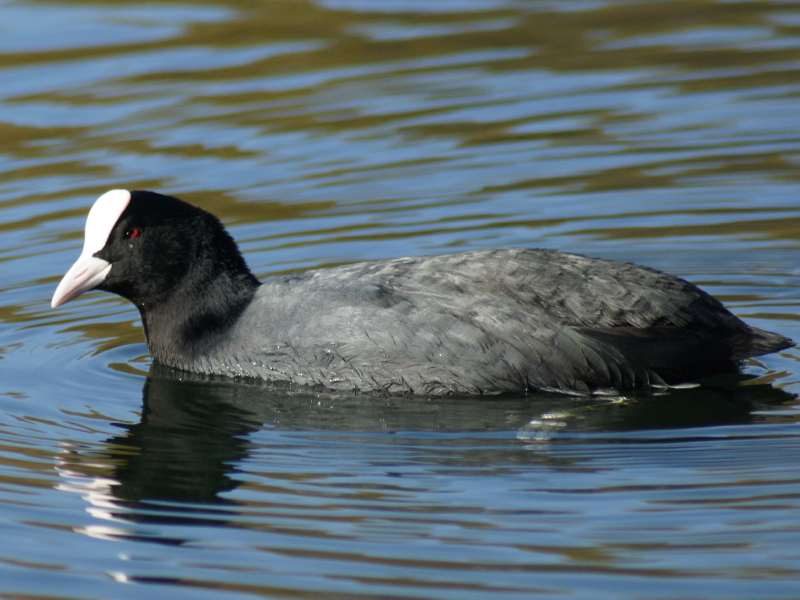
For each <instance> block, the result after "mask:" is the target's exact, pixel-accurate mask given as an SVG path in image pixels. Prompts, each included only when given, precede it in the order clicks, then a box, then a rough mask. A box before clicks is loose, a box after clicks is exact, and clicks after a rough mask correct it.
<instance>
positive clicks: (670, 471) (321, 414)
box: [0, 0, 800, 600]
mask: <svg viewBox="0 0 800 600" xmlns="http://www.w3.org/2000/svg"><path fill="white" fill-rule="evenodd" d="M798 34H800V2H791V1H790V2H785V1H780V2H779V1H777V0H776V1H774V2H769V1H765V2H759V3H744V2H722V1H712V2H700V1H695V0H684V1H681V2H660V3H659V2H633V3H631V2H623V1H621V0H620V1H611V0H609V1H603V0H599V1H597V2H582V1H572V0H559V2H549V1H536V0H528V1H521V0H520V1H512V0H507V1H506V0H439V1H437V2H420V1H413V0H393V1H391V2H388V1H381V2H365V1H363V0H327V1H323V0H318V1H302V0H265V1H261V2H254V3H245V2H234V1H230V2H224V1H220V2H208V3H194V4H193V3H187V2H181V3H175V2H170V1H166V2H159V3H154V4H144V5H142V4H133V3H125V2H115V3H105V4H102V3H101V4H91V3H80V2H48V3H42V2H37V1H34V0H21V1H18V2H9V1H7V0H0V263H1V265H2V268H0V535H2V539H3V541H4V543H3V544H2V548H0V596H2V597H4V598H5V597H8V598H26V599H27V598H48V599H56V598H58V599H62V598H64V599H76V600H78V599H80V600H84V599H86V600H89V599H94V598H120V599H125V598H141V597H144V596H146V597H148V598H149V597H154V598H161V597H164V598H167V597H168V598H192V599H195V598H219V599H221V598H226V599H227V598H232V597H233V598H236V597H253V598H334V599H335V598H348V599H349V598H364V599H371V598H437V599H438V598H442V599H444V598H457V599H461V598H481V599H482V598H509V599H511V598H531V597H536V596H540V597H569V598H587V599H588V598H590V599H596V598H615V599H617V598H631V599H634V598H635V599H641V598H664V599H667V598H669V599H673V598H687V599H688V598H692V599H694V598H724V599H730V598H753V599H759V600H761V599H768V598H776V599H777V598H780V599H786V598H793V597H800V476H799V475H798V473H800V468H799V467H800V437H798V420H800V401H798V399H797V397H796V394H798V393H800V365H798V358H800V355H799V354H798V352H797V350H796V349H790V350H787V351H784V352H781V353H779V354H774V355H770V356H765V357H760V358H758V359H755V360H751V361H749V362H748V363H747V364H746V365H744V366H743V370H742V374H741V375H739V376H725V377H718V378H715V379H712V380H709V381H705V382H703V385H702V386H701V387H699V388H695V389H687V390H675V391H671V392H669V393H667V394H663V395H656V396H642V395H626V396H619V397H610V398H601V399H580V398H566V397H560V396H558V395H531V396H526V397H519V398H500V399H457V398H448V399H437V400H426V399H420V398H391V399H388V398H376V397H353V396H347V395H334V394H324V393H312V392H308V391H303V390H288V389H282V388H271V387H269V386H263V385H256V384H253V383H243V382H237V383H234V382H227V383H222V382H208V381H202V380H197V379H196V378H192V377H190V376H185V375H176V374H174V373H171V372H165V371H163V370H162V369H160V368H159V367H157V366H153V365H152V364H151V361H150V359H149V356H148V354H147V347H146V345H145V343H144V336H143V333H142V330H141V323H140V321H139V319H138V313H137V312H136V311H135V309H134V308H133V307H132V306H130V305H129V304H128V303H127V302H125V301H123V300H121V299H119V298H117V297H113V296H110V295H107V294H102V293H99V292H94V293H89V294H86V295H85V296H83V297H82V298H81V299H79V300H77V301H74V302H71V303H70V304H67V305H66V306H64V307H61V308H59V309H57V310H52V309H50V306H49V301H50V297H51V296H52V293H53V291H54V289H55V286H56V284H57V282H58V281H59V279H60V277H61V275H62V274H63V273H64V272H65V271H66V270H67V269H68V268H69V266H70V265H71V264H72V262H73V261H74V260H75V258H76V257H77V255H78V253H79V251H80V247H81V245H82V229H83V224H84V220H85V217H86V213H87V211H88V208H89V207H90V206H91V204H92V202H93V201H94V199H95V198H96V197H97V196H98V195H99V194H101V193H103V192H104V191H106V190H108V189H112V188H129V189H156V190H158V191H161V192H165V193H170V194H174V195H177V196H180V197H181V198H184V199H186V200H188V201H191V202H194V203H196V204H198V205H200V206H202V207H204V208H206V209H207V210H210V211H212V212H214V213H215V214H217V215H219V216H220V217H221V218H222V219H223V221H224V222H225V223H226V225H228V227H229V229H230V231H231V233H232V234H233V235H234V237H235V238H236V239H237V240H239V242H240V244H241V247H242V249H243V250H244V251H245V254H246V258H247V261H248V263H249V264H250V265H251V267H252V268H253V270H254V271H255V272H256V273H257V274H258V275H259V276H260V277H268V276H269V275H271V274H275V273H280V272H285V271H290V270H294V269H305V268H311V267H317V266H324V265H331V264H341V263H347V262H352V261H358V260H366V259H374V258H388V257H398V256H404V255H415V254H435V253H443V252H449V251H457V250H468V249H478V248H490V247H499V246H526V247H528V246H538V247H546V248H558V249H563V250H569V251H572V252H579V253H584V254H589V255H592V256H602V257H606V258H612V259H618V260H626V261H635V262H638V263H642V264H646V265H650V266H654V267H657V268H660V269H663V270H666V271H669V272H671V273H675V274H677V275H680V276H682V277H685V278H687V279H689V280H691V281H693V282H695V283H697V284H699V285H701V286H702V287H703V288H704V289H706V290H708V291H709V292H711V293H712V294H714V295H715V296H717V297H718V298H720V299H721V300H722V301H723V302H725V303H726V305H727V306H728V307H729V308H731V310H733V312H735V313H736V314H737V315H739V316H741V317H742V318H744V319H745V320H747V321H748V322H749V323H751V324H753V325H757V326H760V327H763V328H766V329H769V330H771V331H776V332H778V333H781V334H784V335H787V336H790V337H793V338H794V339H800V330H798V322H799V321H798V316H797V315H798V314H800V310H798V308H799V307H800V270H798V266H797V257H798V249H799V248H798V246H800V234H799V233H798V232H800V203H798V200H797V199H798V198H799V197H800V194H799V193H798V192H800V177H798V163H800V102H798V98H800V68H798V66H799V65H800V35H798Z"/></svg>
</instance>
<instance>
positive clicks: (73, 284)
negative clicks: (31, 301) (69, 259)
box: [50, 253, 111, 308]
mask: <svg viewBox="0 0 800 600" xmlns="http://www.w3.org/2000/svg"><path fill="white" fill-rule="evenodd" d="M110 270H111V263H109V262H108V261H105V260H103V259H102V258H97V257H96V256H92V255H91V254H85V253H84V254H81V256H80V258H78V260H77V261H76V262H75V264H74V265H72V267H70V269H69V271H67V273H66V275H64V277H63V279H61V283H59V284H58V287H57V288H56V293H55V294H53V300H52V302H51V303H50V306H52V307H53V308H56V307H57V306H61V305H62V304H66V303H67V302H69V301H70V300H74V299H75V298H77V297H78V296H80V295H81V294H83V293H84V292H88V291H89V290H91V289H94V288H96V287H97V286H98V285H100V284H101V283H102V282H103V281H104V280H105V278H106V277H107V276H108V272H109V271H110Z"/></svg>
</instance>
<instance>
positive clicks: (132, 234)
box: [125, 227, 141, 239]
mask: <svg viewBox="0 0 800 600" xmlns="http://www.w3.org/2000/svg"><path fill="white" fill-rule="evenodd" d="M140 233H141V231H140V230H139V228H138V227H134V228H133V229H128V230H127V231H126V232H125V238H126V239H128V238H131V239H132V238H135V237H137V236H138V235H139V234H140Z"/></svg>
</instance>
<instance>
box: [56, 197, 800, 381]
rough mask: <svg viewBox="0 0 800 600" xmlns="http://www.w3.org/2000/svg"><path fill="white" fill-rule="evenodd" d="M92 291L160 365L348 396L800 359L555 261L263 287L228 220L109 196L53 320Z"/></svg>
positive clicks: (370, 272)
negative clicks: (135, 313)
mask: <svg viewBox="0 0 800 600" xmlns="http://www.w3.org/2000/svg"><path fill="white" fill-rule="evenodd" d="M94 288H96V289H100V290H106V291H108V292H113V293H115V294H119V295H120V296H123V297H124V298H127V299H128V300H130V301H131V302H133V303H134V304H135V305H136V307H137V308H138V309H139V312H140V314H141V317H142V323H143V325H144V332H145V336H146V337H147V345H148V348H149V349H150V353H151V354H152V356H153V358H154V359H155V360H156V361H157V362H160V363H163V364H165V365H168V366H172V367H175V368H177V369H183V370H187V371H192V372H198V373H206V374H211V375H224V376H232V377H255V378H261V379H266V380H270V381H276V382H277V381H281V382H288V383H291V384H296V385H303V386H319V387H324V388H332V389H335V390H356V391H360V392H379V393H388V394H423V395H442V394H497V393H502V392H526V391H529V390H558V391H562V392H567V393H590V392H595V391H605V390H608V389H615V390H623V389H633V388H650V387H664V386H667V385H674V384H678V383H683V382H692V381H694V380H696V379H697V378H699V377H702V376H704V375H708V374H712V373H715V372H719V371H722V370H727V369H730V368H732V367H734V366H735V365H736V363H737V361H740V360H742V359H745V358H748V357H750V356H758V355H761V354H767V353H770V352H776V351H778V350H782V349H784V348H788V347H790V346H792V345H794V344H793V342H792V341H791V340H790V339H788V338H786V337H783V336H781V335H777V334H775V333H770V332H767V331H763V330H760V329H756V328H754V327H750V326H749V325H747V324H745V323H744V322H743V321H741V320H739V319H738V318H737V317H735V316H733V315H732V314H731V313H730V312H728V311H727V310H726V309H725V308H724V307H723V306H722V304H721V303H720V302H719V301H717V300H716V299H714V298H712V297H711V296H709V295H708V294H707V293H705V292H703V291H702V290H700V289H699V288H697V287H696V286H694V285H692V284H691V283H689V282H687V281H684V280H683V279H680V278H678V277H674V276H672V275H668V274H666V273H662V272H660V271H657V270H655V269H651V268H647V267H641V266H637V265H633V264H629V263H619V262H613V261H609V260H602V259H597V258H587V257H585V256H579V255H575V254H567V253H564V252H556V251H552V250H531V249H505V250H482V251H476V252H463V253H460V254H450V255H444V256H423V257H413V258H396V259H392V260H380V261H373V262H366V263H359V264H353V265H346V266H341V267H335V268H329V269H318V270H313V271H304V272H299V273H292V274H289V275H281V276H277V277H272V278H271V279H269V280H267V281H266V282H264V283H259V281H258V280H257V279H256V278H255V277H254V276H253V274H252V273H251V272H250V270H249V269H248V267H247V265H246V264H245V261H244V258H243V257H242V255H241V253H240V252H239V249H238V247H237V245H236V242H234V240H233V238H231V236H230V235H229V234H228V232H227V231H226V230H225V229H224V227H223V226H222V224H221V223H220V222H219V220H218V219H217V218H216V217H214V216H213V215H211V214H210V213H208V212H206V211H204V210H201V209H200V208H197V207H195V206H192V205H190V204H187V203H186V202H183V201H181V200H179V199H177V198H173V197H170V196H164V195H161V194H157V193H154V192H149V191H134V192H128V191H126V190H112V191H110V192H107V193H105V194H103V195H102V196H100V198H99V199H98V200H97V201H96V202H95V204H94V206H93V207H92V209H91V210H90V211H89V216H88V218H87V220H86V238H85V243H84V247H83V253H82V254H81V256H80V258H79V259H78V261H77V262H76V263H75V264H74V265H73V266H72V268H71V269H70V270H69V271H68V272H67V274H66V275H65V276H64V278H63V280H62V281H61V283H60V284H59V286H58V289H57V290H56V292H55V294H54V296H53V301H52V306H53V307H57V306H60V305H62V304H64V303H65V302H69V301H70V300H72V299H74V298H77V297H78V296H80V295H81V294H82V293H84V292H85V291H87V290H90V289H94Z"/></svg>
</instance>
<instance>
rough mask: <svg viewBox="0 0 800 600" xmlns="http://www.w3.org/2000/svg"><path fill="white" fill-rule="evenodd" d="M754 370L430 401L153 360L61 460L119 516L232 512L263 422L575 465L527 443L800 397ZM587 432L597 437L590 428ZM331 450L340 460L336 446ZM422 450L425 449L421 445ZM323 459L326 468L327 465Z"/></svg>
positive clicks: (706, 416)
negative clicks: (136, 405) (107, 418)
mask: <svg viewBox="0 0 800 600" xmlns="http://www.w3.org/2000/svg"><path fill="white" fill-rule="evenodd" d="M746 379H747V378H746V377H744V376H741V375H739V376H736V377H733V376H726V377H725V378H717V379H716V380H713V381H711V382H708V384H707V385H705V386H703V387H700V388H695V389H687V390H673V391H670V392H669V393H667V394H664V395H659V396H647V397H638V398H627V399H624V400H623V399H611V398H592V399H587V398H571V397H565V396H562V395H555V394H552V395H544V394H540V395H535V396H528V397H513V398H509V397H506V398H488V399H486V398H484V399H480V398H479V399H475V398H472V399H470V398H461V399H450V398H448V399H435V400H434V399H424V398H384V397H364V396H361V397H354V396H353V397H343V396H336V397H334V396H330V395H324V394H315V393H297V392H293V391H287V390H278V389H274V388H270V387H269V386H266V385H261V384H253V383H242V382H228V381H208V380H204V379H202V378H199V377H194V376H192V375H187V374H186V373H178V372H175V371H172V370H170V369H165V368H163V367H159V366H155V367H153V368H152V369H151V372H150V375H149V376H148V378H147V381H146V383H145V386H144V406H143V409H142V416H141V420H140V422H138V423H135V424H120V425H118V426H119V427H120V428H121V432H120V433H119V435H115V436H113V437H111V438H109V439H107V440H106V441H105V442H103V443H102V444H101V445H100V446H99V447H95V448H93V449H91V450H85V449H80V450H73V451H72V452H70V453H69V454H68V455H67V456H66V457H65V458H64V466H65V467H66V469H65V472H67V473H69V474H70V477H78V478H81V477H83V478H85V480H86V481H87V483H86V489H90V488H91V489H93V490H96V489H97V486H96V484H91V483H88V480H90V479H93V478H94V481H96V480H97V479H96V478H97V476H98V469H100V470H101V471H102V473H103V475H102V478H103V480H104V481H106V482H108V481H112V482H113V484H111V485H108V487H107V492H106V493H105V494H106V495H105V499H104V500H103V502H105V503H106V504H105V505H106V506H108V505H109V504H111V505H113V506H117V507H118V508H119V510H120V512H117V511H115V510H112V513H113V514H114V516H115V517H116V518H117V519H121V520H124V521H127V522H131V523H133V522H149V523H154V522H159V523H165V522H166V523H170V524H190V523H193V522H195V521H196V519H200V520H201V521H203V522H206V523H207V522H208V519H209V518H210V514H209V511H211V512H212V513H213V512H219V511H221V513H220V514H219V515H217V517H214V518H215V519H217V518H220V517H221V518H222V519H223V520H224V518H225V517H224V516H222V515H223V514H225V513H227V512H228V511H227V510H226V508H225V507H226V506H231V505H236V504H237V502H236V501H232V500H229V499H227V498H225V496H224V492H226V491H230V490H232V489H234V488H236V487H237V486H238V485H239V483H240V481H241V479H240V478H237V467H238V466H240V465H241V464H242V461H244V460H246V459H247V458H248V457H249V456H250V455H251V453H252V452H253V451H254V448H255V447H256V446H255V442H253V440H252V438H253V436H252V434H253V433H254V432H256V431H259V430H262V429H265V430H273V431H275V432H282V433H286V432H290V433H292V435H291V436H290V437H291V438H292V441H287V440H286V439H285V438H286V436H283V437H282V438H281V437H279V438H278V442H276V444H278V445H280V446H281V449H283V450H285V448H286V444H288V443H299V444H300V445H299V446H298V452H301V451H302V449H303V448H308V447H313V446H314V445H315V440H316V439H317V436H320V435H333V436H334V440H342V439H343V440H344V442H345V443H347V444H351V445H352V444H354V443H355V444H358V443H359V439H360V440H361V442H362V443H378V444H381V443H386V444H389V443H392V444H397V443H400V444H402V443H404V442H406V443H408V444H416V445H419V444H420V443H422V444H423V445H424V443H430V444H436V446H435V448H437V449H438V448H441V446H443V445H445V444H448V443H449V444H450V449H451V450H453V451H451V452H448V453H447V457H446V459H444V460H442V457H441V455H436V452H435V451H434V452H433V456H431V457H430V460H431V461H436V462H439V463H446V464H448V465H453V466H458V467H471V466H481V467H486V466H487V465H490V466H498V467H503V466H506V465H511V464H513V465H515V466H519V465H520V464H526V463H527V464H530V465H533V464H537V465H542V464H544V465H546V466H549V467H550V468H554V469H558V468H561V467H562V466H563V467H568V468H574V467H575V464H574V462H570V463H569V464H566V463H564V464H562V463H563V459H559V458H558V457H554V456H550V455H548V454H547V453H540V452H537V451H536V450H535V448H531V447H530V445H529V443H528V441H529V440H530V439H531V435H530V434H531V432H533V437H534V438H536V437H537V436H538V434H540V433H541V434H542V435H543V436H544V437H546V438H548V439H547V441H548V443H558V442H559V435H561V434H563V433H568V434H569V436H570V437H571V439H573V440H574V438H575V436H578V438H580V437H581V436H582V435H585V434H597V433H601V432H604V433H613V432H631V431H642V432H647V431H649V430H664V429H675V430H676V433H677V436H676V437H678V438H681V437H683V438H685V437H687V436H690V435H692V433H691V432H687V431H683V430H684V429H690V430H691V429H692V428H702V427H708V426H721V425H732V424H738V423H749V422H754V421H755V420H757V419H758V420H765V419H768V418H769V417H768V414H769V410H768V409H769V407H779V406H780V405H781V404H783V403H785V402H787V401H790V400H792V399H793V398H794V396H792V395H790V394H788V393H786V392H783V391H781V390H780V389H777V388H773V387H771V386H769V385H752V384H751V385H746ZM743 384H744V385H743ZM756 410H758V411H759V412H758V413H757V414H754V411H756ZM765 411H766V414H767V416H765V414H764V413H765ZM555 425H557V426H555ZM696 431H698V432H699V431H702V430H696ZM521 432H524V435H520V433H521ZM486 434H490V435H488V436H487V435H486ZM491 434H497V435H491ZM359 436H361V437H360V438H359ZM437 436H439V437H437ZM585 437H586V439H587V440H588V441H589V442H591V439H590V438H592V435H585ZM420 439H422V442H420ZM604 439H606V440H607V439H608V438H607V437H605V438H604ZM661 439H662V441H663V437H662V438H661ZM328 441H330V440H328ZM458 444H463V446H464V450H463V451H462V450H461V447H460V446H458ZM481 444H486V445H487V446H488V447H487V448H481V447H480V445H481ZM268 446H269V443H267V444H266V445H265V444H264V443H263V442H262V441H261V440H259V445H258V450H259V452H262V453H263V452H265V451H266V452H269V451H270V449H269V447H268ZM431 447H432V448H434V446H431ZM476 448H477V451H476ZM278 449H279V448H278V447H277V446H276V448H275V450H276V451H277V450H278ZM423 449H424V448H423ZM330 456H331V459H330V460H331V461H332V462H333V463H335V462H336V460H337V458H336V456H335V454H331V455H330ZM420 460H422V461H424V460H426V459H425V455H424V453H423V454H422V458H420ZM316 468H317V471H320V470H321V471H323V472H324V470H325V467H324V465H319V464H318V465H317V467H316ZM92 486H94V487H92ZM75 491H80V490H75ZM92 493H93V494H96V493H97V492H96V491H95V492H92ZM86 497H87V499H88V498H89V496H86ZM172 503H178V504H172ZM187 503H191V504H187ZM215 506H216V509H215V508H214V507H215ZM120 535H123V534H120ZM124 535H126V536H128V535H130V533H127V534H124ZM134 537H139V536H138V535H134ZM160 541H163V542H165V543H180V541H179V540H175V541H173V542H170V541H169V540H163V539H162V540H160Z"/></svg>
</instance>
